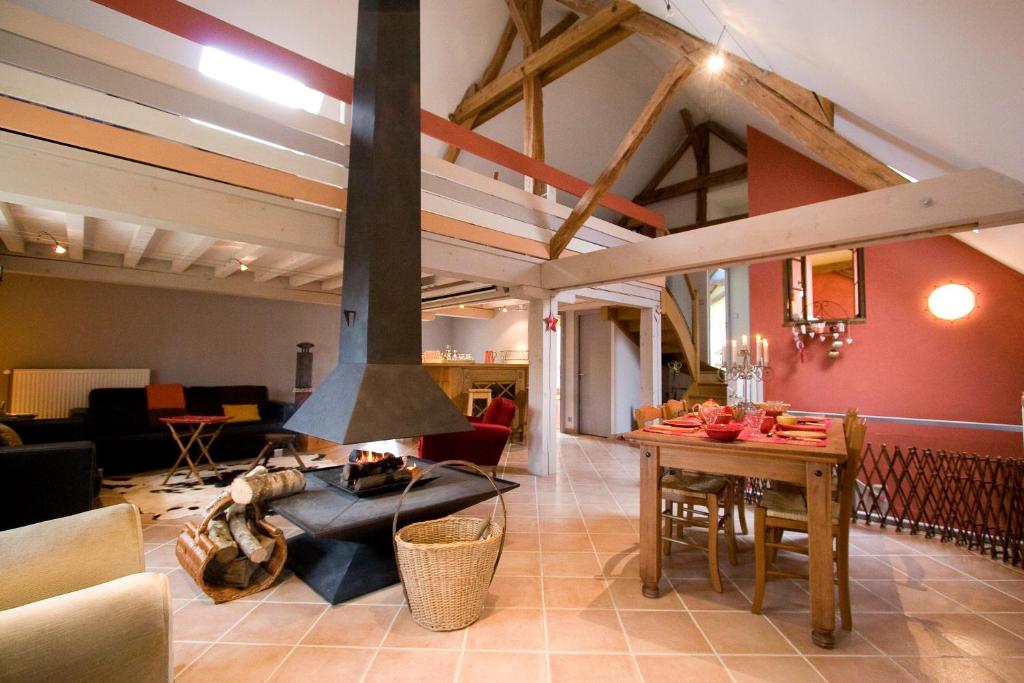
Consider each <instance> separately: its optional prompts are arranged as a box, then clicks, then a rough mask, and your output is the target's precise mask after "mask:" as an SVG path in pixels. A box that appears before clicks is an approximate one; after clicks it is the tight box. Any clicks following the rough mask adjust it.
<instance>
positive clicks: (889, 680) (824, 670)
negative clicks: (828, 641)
mask: <svg viewBox="0 0 1024 683" xmlns="http://www.w3.org/2000/svg"><path fill="white" fill-rule="evenodd" d="M808 659H810V660H811V664H812V665H814V668H816V669H817V670H818V672H819V673H820V674H821V675H822V676H824V677H825V680H826V681H828V682H829V683H865V682H867V681H885V682H886V683H913V681H914V677H913V676H911V675H910V674H909V673H907V672H906V670H904V669H903V668H901V667H900V666H899V665H898V664H896V663H895V662H894V661H892V660H891V659H889V658H888V657H843V656H833V657H808Z"/></svg>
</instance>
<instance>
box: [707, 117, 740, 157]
mask: <svg viewBox="0 0 1024 683" xmlns="http://www.w3.org/2000/svg"><path fill="white" fill-rule="evenodd" d="M704 125H705V126H707V127H708V130H710V131H711V132H712V133H714V134H715V137H717V138H718V139H719V140H721V141H722V142H724V143H725V144H727V145H729V146H730V147H732V148H733V149H734V150H735V151H736V152H739V153H740V154H742V155H743V156H747V143H746V141H745V140H744V139H743V138H741V137H740V136H739V135H736V133H733V132H732V131H731V130H729V129H728V128H726V127H725V126H723V125H722V124H720V123H718V122H717V121H705V122H704Z"/></svg>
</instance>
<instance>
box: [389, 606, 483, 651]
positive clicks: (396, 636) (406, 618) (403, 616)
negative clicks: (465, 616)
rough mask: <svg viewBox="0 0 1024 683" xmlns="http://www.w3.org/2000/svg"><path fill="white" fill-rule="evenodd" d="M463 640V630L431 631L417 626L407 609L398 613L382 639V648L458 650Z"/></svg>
mask: <svg viewBox="0 0 1024 683" xmlns="http://www.w3.org/2000/svg"><path fill="white" fill-rule="evenodd" d="M464 639H465V629H462V630H459V631H431V630H430V629H427V628H424V627H423V626H420V625H419V624H417V623H416V622H415V621H414V620H413V618H412V613H411V612H410V611H409V610H407V609H401V610H399V611H398V616H397V617H395V621H394V623H392V624H391V630H389V631H388V634H387V636H386V637H385V638H384V643H383V645H382V647H395V648H423V647H427V648H434V649H438V650H459V649H461V648H462V641H463V640H464Z"/></svg>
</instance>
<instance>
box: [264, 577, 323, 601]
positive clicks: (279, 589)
mask: <svg viewBox="0 0 1024 683" xmlns="http://www.w3.org/2000/svg"><path fill="white" fill-rule="evenodd" d="M264 600H269V601H271V602H306V603H316V604H320V605H326V604H327V601H326V600H324V599H323V598H321V597H320V596H319V595H317V593H316V591H314V590H313V589H312V588H310V587H309V586H307V585H306V582H305V581H303V580H302V579H300V578H299V577H297V576H295V575H294V574H292V573H290V572H289V573H288V574H287V575H286V576H284V578H283V579H281V580H280V581H279V582H278V584H277V586H275V587H274V588H272V589H271V590H269V591H268V592H267V596H266V598H264Z"/></svg>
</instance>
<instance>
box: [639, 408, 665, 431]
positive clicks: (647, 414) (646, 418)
mask: <svg viewBox="0 0 1024 683" xmlns="http://www.w3.org/2000/svg"><path fill="white" fill-rule="evenodd" d="M633 419H634V420H636V428H637V429H643V428H644V427H646V426H647V425H649V424H653V423H655V422H659V421H661V419H662V410H661V406H652V405H646V406H640V407H639V408H637V409H635V410H634V411H633Z"/></svg>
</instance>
